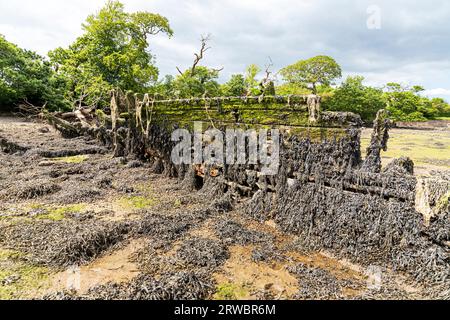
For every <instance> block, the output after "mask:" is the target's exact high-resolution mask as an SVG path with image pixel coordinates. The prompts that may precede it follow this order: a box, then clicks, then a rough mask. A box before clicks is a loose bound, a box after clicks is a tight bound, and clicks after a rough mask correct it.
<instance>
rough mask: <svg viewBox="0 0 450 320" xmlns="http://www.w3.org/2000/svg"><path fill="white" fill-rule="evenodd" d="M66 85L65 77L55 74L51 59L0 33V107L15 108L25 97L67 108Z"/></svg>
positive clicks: (60, 108)
mask: <svg viewBox="0 0 450 320" xmlns="http://www.w3.org/2000/svg"><path fill="white" fill-rule="evenodd" d="M64 88H65V82H64V79H62V78H61V77H59V76H58V75H57V74H55V72H54V71H53V69H52V68H51V65H50V63H49V62H48V61H46V60H45V59H44V58H43V57H41V56H39V55H38V54H36V53H34V52H31V51H27V50H23V49H20V48H19V47H17V46H16V45H14V44H12V43H10V42H8V41H7V40H6V39H5V38H4V37H3V36H2V35H0V108H1V109H0V110H12V109H14V106H15V105H18V104H20V103H23V102H24V101H28V102H29V103H31V104H34V105H36V106H43V105H44V104H47V108H48V109H49V110H64V109H66V108H67V103H66V101H65V100H64V97H63V94H64Z"/></svg>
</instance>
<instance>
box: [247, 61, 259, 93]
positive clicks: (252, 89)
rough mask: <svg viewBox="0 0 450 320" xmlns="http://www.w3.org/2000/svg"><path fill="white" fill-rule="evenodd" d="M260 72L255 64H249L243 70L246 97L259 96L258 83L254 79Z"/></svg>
mask: <svg viewBox="0 0 450 320" xmlns="http://www.w3.org/2000/svg"><path fill="white" fill-rule="evenodd" d="M260 72H261V68H260V67H259V66H257V65H256V64H251V65H249V66H248V67H247V69H246V70H245V86H246V88H247V95H248V96H257V95H259V94H261V89H260V87H259V81H258V80H257V79H256V77H257V75H258V73H260Z"/></svg>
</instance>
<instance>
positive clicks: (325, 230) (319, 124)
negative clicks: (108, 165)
mask: <svg viewBox="0 0 450 320" xmlns="http://www.w3.org/2000/svg"><path fill="white" fill-rule="evenodd" d="M45 117H46V118H47V119H48V120H49V121H50V122H51V123H52V124H54V125H55V127H56V128H58V129H59V130H61V131H62V132H63V134H64V135H66V136H73V135H74V134H77V135H90V136H95V137H96V138H97V139H98V140H99V141H100V142H101V143H103V144H104V145H106V146H108V147H110V148H113V149H114V153H115V155H116V156H128V155H130V156H131V155H133V156H136V157H139V158H141V159H146V160H148V161H151V162H152V163H153V168H154V170H155V171H156V172H158V173H164V174H166V175H170V176H174V177H178V179H179V180H180V183H182V184H183V186H185V187H187V188H191V189H197V190H200V189H202V190H201V192H203V193H204V194H206V195H208V196H211V197H218V196H220V195H221V194H224V193H227V192H231V193H233V194H235V195H239V196H240V197H241V199H242V200H243V201H241V203H242V202H244V203H245V208H244V209H245V211H246V213H247V214H248V215H250V216H252V217H253V218H256V219H259V220H261V221H267V220H275V222H276V223H277V224H278V225H279V226H280V228H281V229H282V230H283V231H286V232H290V233H293V234H296V235H297V236H299V237H300V239H301V245H302V246H303V248H304V249H325V250H328V251H330V252H332V253H334V254H335V255H337V256H339V257H345V258H348V259H350V260H352V261H355V262H358V263H361V264H363V265H377V266H383V267H388V268H393V269H396V270H398V271H404V272H406V273H408V274H410V275H411V276H412V277H413V278H415V279H416V280H417V281H419V282H420V283H423V284H430V285H433V286H439V287H442V292H443V295H444V296H446V297H450V293H449V292H448V288H450V278H449V275H450V264H449V262H450V261H449V241H450V235H449V221H450V220H449V219H450V216H449V211H450V210H449V209H450V207H449V196H450V192H449V190H450V181H449V179H448V178H447V177H442V178H441V179H427V180H426V181H424V180H420V181H418V179H417V178H416V177H414V176H413V172H414V164H413V163H412V161H411V160H410V159H398V160H395V161H394V162H393V163H391V164H390V165H389V166H387V167H386V168H385V169H384V170H383V169H382V167H381V159H380V154H381V150H385V149H386V148H387V147H388V138H389V128H390V126H391V123H390V120H389V119H388V115H387V114H386V113H385V112H384V111H381V112H380V113H379V114H378V117H377V119H376V121H375V125H374V133H373V136H372V142H371V145H370V147H369V148H368V151H367V157H366V160H364V161H363V160H362V156H361V150H360V149H361V147H360V134H361V127H362V121H361V119H360V117H359V116H357V115H355V114H351V113H336V112H325V111H322V110H321V108H320V97H317V96H261V97H243V98H241V97H238V98H202V99H189V100H168V101H157V100H152V99H150V97H149V96H148V95H144V96H139V95H131V94H126V95H124V94H118V93H113V94H112V99H111V112H110V114H106V113H104V112H103V111H100V110H97V111H96V112H95V113H94V111H91V110H89V111H88V112H87V111H86V110H79V111H78V112H77V113H74V114H71V115H67V114H66V115H62V114H45ZM194 121H199V122H202V123H203V127H204V128H205V129H206V128H216V129H219V130H224V129H225V128H229V127H233V128H242V129H249V128H263V129H269V128H278V129H280V131H281V138H280V139H281V142H282V143H281V155H280V165H279V172H278V174H277V175H275V176H264V175H262V174H261V166H259V165H223V166H209V167H208V166H203V165H200V166H189V165H174V164H173V163H172V162H171V160H170V156H171V151H172V149H173V147H174V145H175V143H174V142H172V141H171V133H172V131H173V130H174V129H177V128H186V129H188V130H193V122H194Z"/></svg>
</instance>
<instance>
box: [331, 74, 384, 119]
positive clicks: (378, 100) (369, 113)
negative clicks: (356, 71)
mask: <svg viewBox="0 0 450 320" xmlns="http://www.w3.org/2000/svg"><path fill="white" fill-rule="evenodd" d="M363 81H364V78H363V77H361V76H356V77H348V78H347V79H346V80H345V81H344V82H343V83H342V84H341V85H340V86H339V87H338V88H337V89H336V90H335V91H334V94H333V95H332V97H331V98H330V99H325V100H324V107H325V109H327V110H331V111H346V112H354V113H357V114H359V115H361V117H362V118H363V120H365V121H372V120H374V119H375V117H376V114H377V112H378V110H380V109H383V108H384V107H385V106H386V105H385V102H384V100H383V90H381V89H377V88H372V87H367V86H365V85H364V84H363Z"/></svg>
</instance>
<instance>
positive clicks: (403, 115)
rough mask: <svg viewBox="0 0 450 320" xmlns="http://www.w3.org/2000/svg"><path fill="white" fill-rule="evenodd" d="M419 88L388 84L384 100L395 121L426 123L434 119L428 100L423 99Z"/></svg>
mask: <svg viewBox="0 0 450 320" xmlns="http://www.w3.org/2000/svg"><path fill="white" fill-rule="evenodd" d="M419 88H421V87H418V86H415V87H412V88H410V87H406V86H402V85H401V84H398V83H395V82H393V83H388V84H387V85H386V92H385V93H384V94H383V99H384V100H385V102H386V105H387V110H388V111H389V112H390V114H391V117H392V119H393V120H395V121H425V120H427V117H430V118H431V117H433V115H432V112H428V111H431V110H430V107H431V103H429V100H428V99H427V98H424V97H421V96H420V95H419V94H418V92H420V91H422V90H419Z"/></svg>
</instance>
